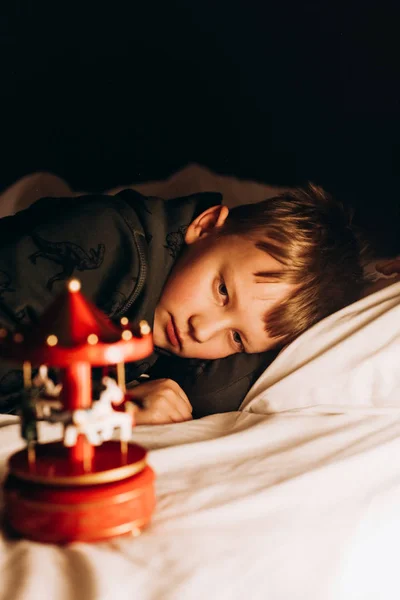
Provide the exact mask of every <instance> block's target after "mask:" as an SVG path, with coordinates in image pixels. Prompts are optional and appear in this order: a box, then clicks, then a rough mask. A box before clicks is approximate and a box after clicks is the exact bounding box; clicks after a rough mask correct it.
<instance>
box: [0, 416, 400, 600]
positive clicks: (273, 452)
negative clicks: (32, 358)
mask: <svg viewBox="0 0 400 600" xmlns="http://www.w3.org/2000/svg"><path fill="white" fill-rule="evenodd" d="M8 419H9V418H7V417H5V418H4V419H3V420H2V423H1V424H2V425H4V424H5V422H6V421H7V420H8ZM135 439H136V441H138V442H140V443H143V444H145V445H147V446H148V447H152V448H153V450H152V451H151V452H150V463H151V464H152V466H153V467H154V468H155V470H156V472H157V510H156V513H155V516H154V519H153V522H152V524H151V526H150V527H149V529H148V530H147V531H145V532H144V533H143V534H142V535H141V536H140V537H139V538H136V539H129V538H125V539H124V538H120V539H115V540H113V541H110V542H107V543H98V544H93V545H88V544H82V543H79V544H72V545H70V546H69V547H66V548H58V547H55V546H46V545H41V544H36V543H32V542H28V541H13V542H10V541H6V540H4V539H1V541H0V582H1V586H0V599H1V600H38V599H39V598H45V599H49V600H50V599H51V600H53V599H60V600H61V599H63V600H64V599H65V600H92V599H93V600H94V599H96V600H100V599H101V600H111V599H116V598H117V599H118V600H128V599H129V600H130V599H132V598H138V599H140V600H181V599H182V600H183V599H184V600H186V599H188V600H195V599H197V598H199V599H200V598H216V599H217V598H218V599H222V598H223V599H235V600H236V599H242V598H243V597H247V598H252V599H253V600H256V599H260V600H265V598H268V599H271V600H288V599H290V600H300V599H301V600H347V599H348V600H355V599H358V598H359V599H360V600H361V599H362V600H378V599H381V598H382V599H383V600H392V599H393V600H394V599H395V598H396V599H397V598H398V589H399V588H398V565H397V562H398V553H399V549H400V548H399V546H400V469H399V467H398V460H399V456H400V412H399V411H398V410H397V409H394V410H393V412H392V414H386V415H380V416H376V415H368V414H364V415H353V414H343V415H331V416H326V415H307V414H306V415H301V414H296V415H294V414H286V415H283V414H280V415H275V416H273V417H266V416H264V415H256V414H251V413H248V412H242V413H240V412H238V413H229V414H227V415H215V416H212V417H207V418H205V419H202V420H200V421H197V422H190V423H186V424H181V425H173V426H160V427H152V428H149V427H147V428H145V427H142V428H138V429H137V430H136V433H135ZM19 445H20V442H19V440H18V427H17V426H16V425H10V426H9V427H2V429H0V447H1V449H2V450H1V461H2V467H3V466H4V462H3V461H4V459H5V458H6V455H7V454H8V452H9V451H10V450H11V449H13V448H17V447H18V446H19Z"/></svg>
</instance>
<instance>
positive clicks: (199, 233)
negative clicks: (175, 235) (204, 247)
mask: <svg viewBox="0 0 400 600" xmlns="http://www.w3.org/2000/svg"><path fill="white" fill-rule="evenodd" d="M228 214H229V208H228V207H227V206H224V205H218V206H211V207H210V208H207V210H205V211H204V212H202V213H201V214H200V215H199V216H198V217H196V218H195V219H194V221H192V222H191V223H190V225H189V227H188V228H187V230H186V234H185V242H186V243H187V244H193V242H196V241H197V240H198V239H200V238H201V237H205V236H206V235H208V234H210V233H211V232H212V231H213V230H214V229H216V228H217V227H221V225H223V224H224V223H225V221H226V218H227V216H228Z"/></svg>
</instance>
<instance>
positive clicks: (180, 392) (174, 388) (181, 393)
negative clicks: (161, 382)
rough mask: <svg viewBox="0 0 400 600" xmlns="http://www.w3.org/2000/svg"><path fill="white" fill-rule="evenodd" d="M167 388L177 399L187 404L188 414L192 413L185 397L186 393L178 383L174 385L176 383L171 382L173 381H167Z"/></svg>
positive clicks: (191, 408)
mask: <svg viewBox="0 0 400 600" xmlns="http://www.w3.org/2000/svg"><path fill="white" fill-rule="evenodd" d="M168 386H169V387H170V389H171V390H172V391H173V392H175V393H176V394H177V395H178V396H179V398H181V399H182V400H183V401H184V402H185V403H186V404H187V406H188V408H189V410H190V412H192V410H193V407H192V405H191V404H190V401H189V398H188V397H187V395H186V393H185V392H184V391H183V389H182V388H181V386H180V385H179V384H178V383H176V381H173V379H170V380H168Z"/></svg>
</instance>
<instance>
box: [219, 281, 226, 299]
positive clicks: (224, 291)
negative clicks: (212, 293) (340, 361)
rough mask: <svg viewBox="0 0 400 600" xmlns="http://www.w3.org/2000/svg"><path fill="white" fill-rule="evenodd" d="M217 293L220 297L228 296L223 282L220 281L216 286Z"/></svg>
mask: <svg viewBox="0 0 400 600" xmlns="http://www.w3.org/2000/svg"><path fill="white" fill-rule="evenodd" d="M218 292H219V293H220V294H221V296H227V295H228V290H227V289H226V285H225V283H224V282H223V281H221V283H220V284H219V286H218Z"/></svg>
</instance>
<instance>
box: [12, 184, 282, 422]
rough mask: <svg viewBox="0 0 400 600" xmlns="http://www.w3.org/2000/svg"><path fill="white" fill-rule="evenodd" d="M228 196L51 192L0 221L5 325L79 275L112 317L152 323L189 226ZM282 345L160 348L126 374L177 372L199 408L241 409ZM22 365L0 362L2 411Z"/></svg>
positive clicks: (31, 315) (203, 411)
mask: <svg viewBox="0 0 400 600" xmlns="http://www.w3.org/2000/svg"><path fill="white" fill-rule="evenodd" d="M220 202H221V195H220V194H215V193H200V194H194V195H192V196H189V197H185V198H177V199H173V200H162V199H160V198H154V197H149V198H146V197H144V196H142V195H141V194H139V193H138V192H135V191H133V190H125V191H123V192H120V193H119V194H117V195H115V196H105V195H91V196H82V197H78V198H43V199H41V200H39V201H38V202H36V203H35V204H34V205H32V206H31V207H30V208H28V209H27V210H24V211H22V212H20V213H18V214H16V215H14V216H12V217H6V218H4V219H1V220H0V325H2V326H4V327H7V328H11V329H17V328H18V327H19V326H24V325H28V324H30V323H34V322H35V321H36V320H37V318H38V316H39V315H40V314H41V313H42V312H43V310H44V309H45V308H46V307H47V306H48V305H49V304H50V303H51V301H52V300H53V299H54V297H55V296H56V295H57V294H58V293H59V292H60V291H61V290H62V289H63V286H64V285H65V282H66V281H67V280H68V279H70V278H71V277H77V278H79V279H80V281H81V284H82V291H83V293H84V295H85V296H86V297H87V298H88V299H89V300H91V301H92V302H94V303H95V304H96V305H97V306H98V307H99V308H101V309H102V310H103V311H104V312H106V313H107V314H108V315H109V316H110V318H111V319H120V318H121V317H122V316H127V317H128V318H129V319H130V320H134V321H135V320H139V319H146V320H147V321H148V322H149V323H150V325H152V324H153V319H154V311H155V308H156V305H157V303H158V300H159V297H160V295H161V291H162V288H163V286H164V283H165V281H166V280H167V278H168V276H169V273H170V271H171V269H172V267H173V265H174V263H175V261H176V259H177V257H178V255H179V253H180V250H181V248H182V246H183V244H184V234H185V231H186V228H187V226H188V225H189V224H190V223H191V221H193V219H194V218H196V216H197V215H199V214H200V213H201V212H203V211H204V210H206V209H207V208H208V207H210V206H213V205H215V204H220ZM275 355H276V352H275V351H274V352H266V353H264V354H254V355H245V354H236V355H233V356H230V357H227V358H224V359H219V360H214V361H201V360H197V359H182V358H179V357H177V356H173V355H169V354H168V353H166V352H165V351H162V350H160V349H158V348H156V349H155V352H154V353H153V355H152V356H151V357H148V358H146V359H145V360H144V361H141V362H138V363H131V364H128V365H126V375H127V381H128V382H129V381H130V380H134V379H137V378H138V377H139V376H140V375H141V374H144V373H147V374H149V375H150V377H152V378H161V377H168V378H171V379H174V380H175V381H177V383H179V384H180V385H181V387H182V388H183V389H184V390H185V392H186V393H187V394H188V397H189V399H190V401H191V403H192V405H193V414H194V416H197V417H199V416H205V415H207V414H212V413H216V412H227V411H231V410H237V409H238V407H239V405H240V403H241V401H242V400H243V398H244V396H245V394H246V393H247V391H248V389H249V388H250V386H251V385H252V384H253V383H254V381H255V380H256V378H257V377H258V376H259V375H260V374H261V372H262V371H263V370H264V369H265V367H266V366H267V364H269V362H271V360H272V359H273V358H274V357H275ZM21 387H22V374H21V371H20V369H18V368H17V367H16V365H11V364H10V363H7V362H5V361H3V360H2V361H1V363H0V412H13V411H14V410H15V409H16V408H17V404H18V397H19V394H18V390H19V389H21Z"/></svg>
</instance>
